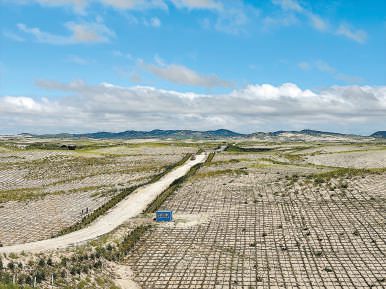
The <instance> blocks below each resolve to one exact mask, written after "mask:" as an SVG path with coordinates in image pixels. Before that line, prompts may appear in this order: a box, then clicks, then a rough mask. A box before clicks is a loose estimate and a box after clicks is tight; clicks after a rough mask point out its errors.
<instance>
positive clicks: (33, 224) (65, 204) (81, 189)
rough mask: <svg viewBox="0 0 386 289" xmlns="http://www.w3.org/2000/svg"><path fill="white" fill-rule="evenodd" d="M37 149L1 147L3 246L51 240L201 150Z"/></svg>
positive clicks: (122, 146)
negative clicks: (115, 196)
mask: <svg viewBox="0 0 386 289" xmlns="http://www.w3.org/2000/svg"><path fill="white" fill-rule="evenodd" d="M31 141H32V140H28V143H27V144H29V143H31ZM53 143H56V142H53V141H52V142H51V143H49V144H50V145H51V146H52V145H53ZM33 144H34V145H35V144H36V143H33ZM1 145H2V143H0V146H1ZM19 146H20V145H19ZM39 146H40V148H35V147H33V148H28V147H27V148H24V149H17V148H15V145H14V143H12V142H11V143H9V142H7V143H5V142H4V143H3V149H2V151H0V244H3V245H10V244H17V243H25V242H28V241H36V240H40V239H45V238H49V237H51V236H52V235H55V234H57V233H58V232H59V231H60V230H61V229H63V228H65V227H68V226H70V225H72V224H74V223H76V222H78V221H80V220H81V219H82V218H83V217H84V216H85V215H86V211H87V212H88V213H91V212H92V211H93V210H95V209H97V208H99V207H100V206H101V205H103V204H104V203H106V202H107V201H108V200H110V199H111V198H112V197H113V196H114V195H116V194H117V193H119V192H120V191H121V190H122V189H124V188H128V187H132V186H135V185H140V184H143V183H146V182H147V181H149V180H150V179H151V178H152V177H154V176H155V175H157V174H159V173H161V172H162V171H163V170H164V168H165V167H166V166H168V165H173V164H174V163H176V162H178V161H179V160H180V159H182V158H183V157H184V156H185V155H186V154H187V153H192V152H195V151H196V150H197V148H195V147H194V146H181V145H179V146H176V145H173V144H160V143H142V144H137V143H135V144H131V143H122V142H121V143H120V142H114V143H105V142H103V141H100V142H97V141H94V142H92V143H89V144H87V146H86V147H85V148H84V149H82V148H80V149H79V150H74V151H70V150H63V149H62V150H59V149H42V147H41V145H39ZM79 146H80V147H81V146H82V143H81V142H80V141H79ZM100 146H102V147H103V148H100ZM82 211H83V214H82Z"/></svg>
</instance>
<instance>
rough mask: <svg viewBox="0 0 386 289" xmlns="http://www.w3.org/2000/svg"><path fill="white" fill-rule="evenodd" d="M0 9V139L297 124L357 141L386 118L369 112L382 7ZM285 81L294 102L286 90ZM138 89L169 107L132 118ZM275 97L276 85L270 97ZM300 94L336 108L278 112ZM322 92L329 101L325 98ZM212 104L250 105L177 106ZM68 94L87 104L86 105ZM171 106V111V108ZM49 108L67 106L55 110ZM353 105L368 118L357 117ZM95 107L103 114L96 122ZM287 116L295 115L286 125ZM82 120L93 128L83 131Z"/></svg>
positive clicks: (100, 4)
mask: <svg viewBox="0 0 386 289" xmlns="http://www.w3.org/2000/svg"><path fill="white" fill-rule="evenodd" d="M0 3H1V7H0V23H1V31H0V33H1V34H0V44H1V52H0V77H1V80H0V81H1V82H0V119H2V120H3V123H5V124H6V127H3V128H1V129H0V133H17V132H21V131H25V130H29V131H31V130H33V131H36V132H53V131H61V130H66V131H86V130H98V129H99V128H103V129H106V130H113V131H116V130H120V129H151V128H189V129H195V128H197V129H210V128H218V127H226V128H232V129H236V130H239V131H245V132H247V131H259V130H262V131H267V130H275V129H297V128H305V127H307V128H315V129H329V130H337V131H343V132H355V133H363V134H367V133H369V132H371V131H372V130H377V129H382V128H383V129H385V127H384V124H382V122H383V123H385V122H384V120H386V119H385V111H386V110H385V111H383V110H381V111H378V110H379V109H383V106H384V105H385V103H386V100H385V99H386V97H385V89H384V86H385V84H386V83H385V80H386V72H385V71H386V70H385V68H386V53H385V51H386V12H385V11H386V2H385V1H381V0H374V1H371V3H369V1H359V0H358V1H296V0H272V1H246V0H245V1H241V0H240V1H238V0H234V1H218V0H149V1H143V0H29V1H28V0H25V1H24V0H12V1H11V0H1V2H0ZM106 83H108V84H109V85H108V89H109V92H108V93H107V92H105V91H104V88H106ZM286 83H290V84H292V85H294V87H296V89H298V90H297V91H300V92H299V94H298V95H296V96H292V94H291V93H292V92H288V90H287V89H286V88H288V86H285V84H286ZM264 85H265V86H264ZM283 85H284V86H283ZM143 87H146V88H149V89H150V88H151V89H153V93H152V97H153V98H157V100H160V101H161V102H162V97H165V96H162V95H163V93H168V95H171V96H170V97H172V96H174V97H175V98H176V99H174V100H173V101H172V102H170V103H169V104H168V105H169V106H166V107H165V108H163V110H162V111H158V110H157V109H153V110H147V111H146V112H144V109H143V107H144V106H145V107H151V106H152V105H151V104H148V103H146V100H147V96H146V95H143V93H144V92H143V91H142V90H141V89H142V88H143ZM248 87H249V88H250V87H252V88H253V87H254V88H256V89H257V90H256V89H252V90H251V89H248ZM113 88H114V89H116V90H118V91H114V90H112V89H113ZM90 90H93V91H97V92H98V93H100V94H101V95H105V96H106V95H108V96H109V97H113V98H116V95H120V94H121V91H122V90H123V91H124V92H125V93H123V96H122V99H120V101H121V103H120V102H119V101H118V102H117V105H118V104H119V103H120V104H121V105H118V106H119V107H120V109H119V110H117V108H116V107H108V106H106V103H105V102H104V101H106V100H104V101H100V99H101V98H98V99H95V98H93V97H95V96H92V97H90V96H89V94H90ZM274 90H276V91H280V93H281V94H280V95H279V96H278V97H279V99H276V98H275V92H273V91H274ZM307 90H309V91H311V92H312V93H313V94H312V95H315V96H312V98H313V99H315V104H317V103H323V104H325V103H326V101H327V100H326V99H328V101H329V103H328V104H329V105H331V107H332V108H334V109H336V106H337V105H338V104H340V105H341V110H340V111H339V112H334V113H332V112H331V113H328V112H321V111H320V113H319V116H318V117H317V118H315V119H314V118H312V119H311V118H310V119H309V120H307V119H303V118H302V116H304V115H305V114H308V113H309V114H310V115H312V116H315V111H314V110H313V109H314V107H313V106H312V103H310V106H309V107H304V108H303V110H302V111H298V112H297V113H298V114H299V115H297V114H296V111H287V110H284V109H283V108H282V106H283V105H286V106H287V107H288V104H287V102H286V101H287V100H288V98H289V97H292V99H293V102H292V103H291V104H292V105H294V107H296V105H295V102H299V101H300V99H299V98H298V96H299V95H301V94H302V93H303V92H304V91H307ZM353 90H354V92H352V91H353ZM256 91H257V92H256ZM332 91H333V92H334V93H335V97H336V99H335V100H333V99H332V98H331V97H330V96H329V97H327V98H326V95H327V94H328V95H330V94H331V93H332ZM247 92H248V93H247ZM348 92H350V95H349V96H347V94H348ZM141 93H142V94H141ZM283 93H284V94H283ZM289 94H290V95H289ZM240 95H243V96H242V97H241V96H240ZM353 95H355V97H353ZM369 95H370V96H369ZM221 97H223V98H224V99H228V98H230V99H231V100H235V99H238V98H239V97H241V99H242V100H241V101H240V99H238V100H239V102H240V104H239V105H240V106H245V105H247V104H248V103H246V102H245V101H243V100H245V99H253V100H254V101H253V107H255V106H256V109H255V110H254V111H248V112H246V111H245V108H244V110H242V109H241V111H240V112H239V114H235V113H233V112H232V110H227V109H226V108H225V107H224V108H223V110H224V111H222V112H221V113H217V112H216V109H217V108H218V107H217V105H218V104H217V103H216V104H212V107H211V108H212V110H208V111H207V112H205V113H202V112H200V111H199V109H192V110H191V113H190V112H189V110H188V109H187V108H189V107H190V108H193V107H195V106H198V105H199V103H202V102H205V101H207V102H208V101H209V102H212V101H213V100H214V99H217V98H220V99H221ZM232 97H233V99H232ZM309 97H311V94H310V96H309ZM131 98H133V100H135V103H137V105H138V107H134V106H133V103H132V102H130V105H131V107H130V108H127V109H126V110H124V109H123V110H122V106H124V104H125V103H126V101H127V100H128V99H131ZM158 98H161V99H158ZM187 98H188V99H189V103H186V101H185V100H186V99H187ZM267 98H270V101H269V103H267ZM367 98H370V101H368V99H367ZM80 99H83V100H84V99H86V100H87V101H89V102H91V103H92V104H93V105H92V106H95V107H97V106H98V105H99V107H98V109H95V110H92V111H90V110H89V106H87V107H82V104H81V103H80ZM106 99H108V97H106ZM374 99H375V101H374ZM204 100H205V101H204ZM141 101H142V102H143V103H142V106H141V104H140V102H141ZM148 101H154V99H153V100H151V99H150V100H148ZM181 101H182V103H181ZM220 101H221V100H220ZM84 102H85V101H84ZM84 102H83V103H84ZM165 102H167V101H165ZM225 102H226V101H225ZM109 103H111V102H109ZM363 103H365V104H366V103H371V104H372V105H374V106H375V107H363ZM162 104H165V103H162ZM179 105H180V106H183V107H182V108H181V111H180V112H179V111H178V110H177V111H175V106H179ZM203 105H205V106H208V105H209V104H208V103H204V104H203ZM1 106H2V107H3V110H2V108H1ZM5 108H7V110H6V109H5ZM54 108H56V109H58V110H59V111H66V110H68V112H67V114H63V115H60V116H58V115H57V113H56V114H54V113H53V110H54ZM361 108H362V109H365V110H366V114H364V115H362V114H360V115H358V111H360V109H361ZM374 108H376V112H375V110H374ZM31 109H32V111H31ZM77 109H79V111H77ZM104 109H105V110H104ZM334 109H331V111H332V110H334ZM236 110H237V109H236ZM220 111H221V109H220ZM371 111H374V113H373V114H372V113H371ZM11 112H12V113H11ZM71 112H72V113H75V112H76V113H77V114H81V115H82V118H79V119H77V117H75V116H74V115H72V114H71ZM96 112H99V113H102V114H103V115H104V117H102V118H101V116H98V118H97V119H96V118H95V115H96ZM171 112H173V113H174V114H175V118H172V117H171V116H170V113H171ZM53 115H56V117H55V118H54V117H53ZM278 115H279V116H278ZM155 116H156V117H155ZM289 116H291V119H293V121H291V122H288V121H286V117H289ZM57 119H60V121H58V123H56V122H55V120H57ZM69 119H70V120H71V121H70V122H69V121H68V120H69ZM85 120H86V121H87V120H88V121H90V122H92V123H94V124H95V125H94V126H93V125H84V121H85ZM236 123H237V124H236ZM382 126H383V127H382Z"/></svg>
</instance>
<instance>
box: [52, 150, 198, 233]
mask: <svg viewBox="0 0 386 289" xmlns="http://www.w3.org/2000/svg"><path fill="white" fill-rule="evenodd" d="M190 157H191V154H187V155H185V157H184V158H182V159H181V160H180V161H178V162H177V163H175V164H173V165H169V166H166V167H165V169H164V170H163V172H161V173H160V174H158V175H156V176H154V177H153V178H152V179H151V180H150V181H148V182H146V183H144V184H140V185H136V186H131V187H129V188H125V189H123V190H122V191H121V192H120V193H119V194H117V195H115V196H114V197H112V198H111V199H110V200H109V201H108V202H106V203H105V204H104V205H102V206H100V207H99V208H98V209H96V210H94V211H93V212H91V213H90V214H88V215H87V216H85V217H83V218H82V220H80V221H79V222H77V223H75V224H73V225H71V226H69V227H66V228H64V229H62V230H61V231H60V232H59V233H58V234H57V235H56V236H61V235H64V234H68V233H71V232H74V231H77V230H80V229H82V228H84V227H86V226H87V225H89V224H90V223H92V222H93V221H94V220H96V219H97V218H98V217H99V216H101V215H103V214H105V213H106V212H107V211H108V210H110V209H111V208H113V207H114V206H115V205H116V204H118V203H119V202H120V201H122V200H123V199H124V198H126V197H127V196H128V195H130V194H131V193H132V192H133V191H135V190H136V189H137V188H138V187H140V186H144V185H148V184H150V183H153V182H156V181H158V180H159V179H160V178H162V177H163V176H164V175H165V174H167V173H168V172H170V171H171V170H173V169H174V168H175V167H177V166H180V165H181V164H183V163H185V162H186V160H188V159H189V158H190Z"/></svg>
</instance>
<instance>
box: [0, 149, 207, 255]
mask: <svg viewBox="0 0 386 289" xmlns="http://www.w3.org/2000/svg"><path fill="white" fill-rule="evenodd" d="M207 157H208V155H207V153H202V154H199V155H197V156H196V158H195V159H193V160H192V159H189V160H188V161H186V162H185V163H184V164H183V165H181V166H179V167H177V168H175V169H174V170H172V171H171V172H169V173H168V174H166V175H165V176H163V177H162V178H161V179H159V180H158V181H156V182H154V183H151V184H149V185H146V186H143V187H140V188H138V189H137V190H135V191H134V192H132V193H131V194H130V195H128V196H127V197H126V198H125V199H123V200H122V201H121V202H119V203H118V204H117V205H116V206H115V207H113V208H112V209H110V210H109V211H108V212H107V213H106V214H105V215H103V216H101V217H99V218H98V219H96V220H95V221H94V222H93V223H91V224H90V225H89V226H87V227H85V228H83V229H81V230H79V231H75V232H72V233H69V234H66V235H63V236H59V237H55V238H52V239H47V240H42V241H36V242H31V243H24V244H18V245H12V246H6V247H0V253H18V252H22V251H24V252H41V251H46V250H55V249H62V248H67V247H72V246H76V245H79V244H83V243H85V242H86V241H89V240H92V239H95V238H98V237H100V236H102V235H104V234H106V233H109V232H111V231H112V230H114V229H115V228H117V227H118V226H120V225H122V224H123V223H125V222H126V221H128V220H129V219H131V218H133V217H135V216H137V215H139V214H141V213H142V212H143V210H145V209H146V207H147V206H148V205H149V204H150V203H151V202H152V201H153V200H154V199H155V198H156V197H157V196H158V195H159V194H161V193H162V192H163V191H164V190H166V189H167V188H168V187H169V186H170V185H171V184H172V183H173V181H175V180H176V179H178V178H180V177H182V176H184V175H185V174H186V173H187V172H188V171H189V170H190V169H191V168H192V167H193V166H194V165H196V164H199V163H203V162H205V160H206V159H207Z"/></svg>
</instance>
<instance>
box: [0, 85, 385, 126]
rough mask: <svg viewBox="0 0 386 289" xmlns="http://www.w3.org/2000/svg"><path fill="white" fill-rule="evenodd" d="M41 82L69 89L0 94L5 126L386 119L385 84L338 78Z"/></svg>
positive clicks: (301, 123)
mask: <svg viewBox="0 0 386 289" xmlns="http://www.w3.org/2000/svg"><path fill="white" fill-rule="evenodd" d="M38 85H39V86H40V87H41V88H44V89H47V90H48V91H50V90H54V91H61V92H62V93H63V94H66V95H67V96H65V97H62V98H59V99H58V98H55V99H54V100H50V99H47V98H41V99H34V98H31V97H26V96H3V97H0V121H1V122H2V123H3V124H5V126H4V125H3V126H2V131H0V133H15V132H22V131H28V132H39V133H42V132H60V131H68V132H84V131H97V130H109V131H119V130H125V129H154V128H163V129H170V128H190V129H214V128H220V127H225V128H230V129H235V130H238V131H242V132H247V131H261V130H263V131H267V130H275V129H301V128H315V129H330V130H338V131H342V130H350V128H351V129H353V128H356V130H358V129H359V130H361V129H362V130H363V131H369V132H370V131H372V130H375V129H376V127H377V126H378V127H379V126H380V125H382V124H384V123H386V87H385V86H382V87H370V86H344V87H338V86H334V87H330V88H327V89H324V90H322V91H319V92H315V91H311V90H308V89H301V88H299V87H298V86H297V85H295V84H292V83H285V84H282V85H280V86H273V85H270V84H262V85H258V84H256V85H248V86H246V87H245V88H243V89H237V90H233V91H231V92H229V93H227V94H221V95H212V94H196V93H189V92H177V91H170V90H162V89H157V88H154V87H141V86H136V87H119V86H115V85H112V84H107V83H103V84H99V85H89V84H86V83H84V82H83V81H75V82H71V83H59V82H55V81H39V82H38ZM37 128H38V129H37ZM354 132H355V131H354Z"/></svg>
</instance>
